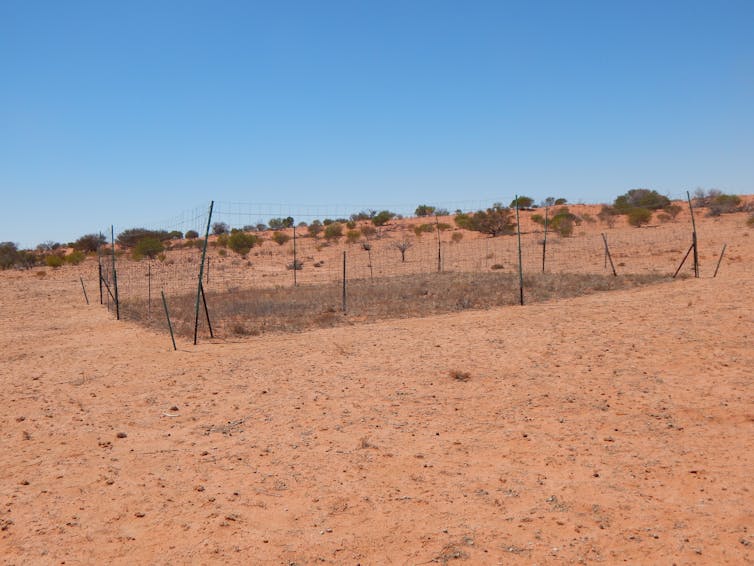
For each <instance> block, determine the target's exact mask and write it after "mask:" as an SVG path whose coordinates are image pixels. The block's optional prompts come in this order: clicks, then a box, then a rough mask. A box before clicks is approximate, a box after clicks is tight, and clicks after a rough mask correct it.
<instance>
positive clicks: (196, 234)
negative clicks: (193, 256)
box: [185, 230, 199, 240]
mask: <svg viewBox="0 0 754 566" xmlns="http://www.w3.org/2000/svg"><path fill="white" fill-rule="evenodd" d="M185 236H186V239H187V240H193V239H195V238H198V237H199V232H197V231H196V230H188V231H186V234H185Z"/></svg>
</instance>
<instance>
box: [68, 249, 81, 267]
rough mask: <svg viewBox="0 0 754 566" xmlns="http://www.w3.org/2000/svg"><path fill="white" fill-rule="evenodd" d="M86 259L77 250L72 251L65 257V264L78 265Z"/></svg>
mask: <svg viewBox="0 0 754 566" xmlns="http://www.w3.org/2000/svg"><path fill="white" fill-rule="evenodd" d="M85 259H86V254H85V253H84V252H82V251H79V250H74V251H72V252H71V253H69V254H68V255H67V256H65V261H66V263H68V264H70V265H78V264H80V263H81V262H82V261H84V260H85Z"/></svg>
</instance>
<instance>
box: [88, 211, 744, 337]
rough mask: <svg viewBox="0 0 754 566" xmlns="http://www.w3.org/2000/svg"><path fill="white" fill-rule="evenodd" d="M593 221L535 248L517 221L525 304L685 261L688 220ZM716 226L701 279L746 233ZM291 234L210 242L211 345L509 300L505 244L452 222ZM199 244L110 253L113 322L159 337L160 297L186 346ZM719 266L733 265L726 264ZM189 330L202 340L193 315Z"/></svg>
mask: <svg viewBox="0 0 754 566" xmlns="http://www.w3.org/2000/svg"><path fill="white" fill-rule="evenodd" d="M598 210H599V207H593V206H592V207H590V206H587V205H577V206H572V207H571V211H572V212H573V213H575V214H577V215H578V218H579V221H578V222H577V224H576V225H575V227H574V230H573V232H572V233H571V234H570V235H559V234H557V233H553V232H550V233H548V234H547V237H546V238H545V233H544V229H543V227H542V226H541V223H537V222H535V221H534V220H533V219H532V217H533V216H534V215H535V214H538V213H539V214H541V212H542V211H541V210H540V211H522V212H521V218H520V224H521V231H522V234H521V257H522V265H523V272H524V296H525V301H526V302H527V303H531V302H537V301H542V300H549V299H555V298H561V297H571V296H575V295H580V294H585V293H591V292H596V291H602V290H610V289H617V288H627V287H631V286H637V285H644V284H648V283H654V282H658V281H662V280H670V278H671V276H672V275H673V273H674V272H675V270H676V269H677V267H678V266H679V264H680V262H681V260H682V259H683V257H684V254H686V253H687V252H688V251H689V246H690V244H691V242H692V235H691V233H692V231H691V223H690V217H689V216H688V212H686V213H681V214H679V215H678V216H677V218H676V219H674V220H672V221H662V222H657V223H654V224H650V225H649V226H645V227H642V228H635V227H631V226H629V225H628V224H627V223H626V222H625V221H624V220H623V219H622V218H619V219H617V220H618V221H617V222H616V221H615V219H613V220H612V221H611V222H609V223H607V222H601V221H598V220H597V219H596V218H595V216H596V215H597V211H598ZM738 216H741V217H742V218H741V219H739V218H737V217H738ZM724 218H725V220H723V218H715V219H713V220H709V221H706V222H707V223H710V222H715V223H718V224H720V223H723V224H725V225H726V226H728V227H729V228H730V230H728V231H727V232H726V233H725V235H724V234H723V232H720V231H716V232H715V233H714V234H713V233H708V232H705V231H704V230H703V231H702V234H701V236H700V238H701V240H700V241H701V243H700V247H699V256H700V261H701V262H703V265H704V266H705V267H707V270H710V269H711V267H709V266H710V260H713V259H714V260H716V259H717V256H718V254H719V253H720V249H719V246H720V242H721V241H724V240H728V241H729V240H730V239H731V238H735V237H737V236H736V232H739V233H740V232H741V231H744V232H745V224H744V223H743V222H741V220H742V219H743V215H742V214H738V215H736V214H733V215H726V217H724ZM200 220H201V219H200ZM734 220H735V223H734V222H733V221H734ZM205 222H206V220H205ZM429 223H433V224H434V228H435V229H434V230H433V231H429V230H426V231H422V230H417V226H422V225H426V224H429ZM707 225H709V224H707ZM360 226H361V224H357V225H356V228H357V229H358V228H359V227H360ZM197 227H199V228H200V226H197ZM741 227H743V230H741ZM197 231H198V230H197ZM302 231H303V230H299V231H298V232H299V233H298V234H294V232H293V229H287V230H280V231H277V234H285V235H286V236H288V237H287V238H283V237H278V238H277V239H278V241H277V242H276V241H274V238H273V237H272V236H271V235H270V234H269V233H265V234H260V235H261V237H262V238H263V242H262V243H261V244H259V243H258V244H257V245H255V246H254V247H252V248H251V249H250V250H249V251H248V253H246V254H243V255H240V254H236V253H234V252H232V251H230V250H229V249H227V248H226V247H224V246H223V245H221V242H222V240H221V239H219V238H218V237H216V236H210V240H209V245H208V252H207V257H206V260H205V265H204V277H203V280H202V286H203V290H204V291H205V293H206V301H207V304H208V310H209V317H210V320H211V323H212V325H213V330H214V331H215V333H216V335H219V336H232V335H255V334H259V333H261V332H266V331H291V330H303V329H306V328H310V327H317V326H332V325H337V324H351V323H354V322H358V321H370V320H376V319H380V318H390V317H408V316H425V315H429V314H436V313H442V312H451V311H456V310H462V309H470V308H471V309H483V308H490V307H493V306H500V305H506V304H515V303H517V302H518V300H519V280H518V238H517V235H516V234H509V235H503V236H497V237H489V236H487V235H483V234H479V233H477V232H472V231H469V230H463V229H460V228H458V227H457V226H455V225H454V223H453V217H452V216H450V217H447V218H438V219H430V220H427V219H416V218H412V219H400V220H395V221H393V222H391V223H389V224H387V225H386V226H383V227H381V228H380V229H379V230H378V231H377V232H376V233H374V234H370V235H369V237H364V236H361V237H359V238H358V239H357V238H350V240H349V239H347V238H345V237H343V238H338V239H330V240H326V239H324V238H322V237H311V236H307V237H302V236H301V234H300V232H302ZM364 232H367V231H366V230H365V231H364ZM712 236H715V237H712ZM720 238H723V240H720ZM202 241H203V240H202V238H199V239H197V240H194V241H193V242H185V241H184V242H178V243H176V244H173V245H172V247H171V248H170V249H168V250H167V251H166V252H165V253H163V254H161V256H160V258H161V259H160V260H148V259H142V260H139V261H136V260H134V259H133V258H131V257H130V256H129V254H128V253H126V251H124V250H120V249H118V248H117V247H116V262H115V263H116V268H117V278H118V291H119V300H120V303H119V304H120V314H121V316H122V317H123V318H126V319H130V320H135V321H138V322H140V323H142V324H146V325H149V326H152V327H155V328H165V327H166V323H165V318H164V312H163V311H162V303H161V299H160V293H161V292H163V291H164V293H165V295H166V297H167V302H168V305H169V308H170V310H171V318H172V320H173V324H174V327H175V329H176V330H177V332H178V333H179V334H180V335H184V336H190V335H192V334H193V332H194V324H195V314H196V310H195V309H196V304H197V291H198V289H197V284H198V274H199V269H200V264H201V257H202V250H201V247H200V246H199V245H197V244H199V243H200V242H202ZM605 242H607V246H608V249H609V252H610V253H609V255H608V253H607V251H606V245H605ZM401 248H402V249H401ZM103 253H104V254H108V253H109V250H104V251H103ZM543 259H544V262H543ZM728 259H729V260H730V261H736V257H735V255H733V253H731V254H729V258H728ZM344 260H345V267H344ZM101 265H102V270H103V279H104V281H105V282H106V284H108V282H110V283H109V285H110V286H112V262H111V257H110V256H108V255H103V258H102V260H101ZM613 268H614V269H615V272H616V273H617V277H616V276H615V275H614V274H613ZM692 268H693V263H692V261H691V259H689V260H688V261H687V262H686V263H685V265H684V269H683V270H682V271H681V272H680V276H688V275H689V274H692ZM344 269H345V283H346V285H345V288H346V295H345V303H344V296H343V288H344V285H343V282H344ZM708 275H711V273H710V274H708ZM103 296H104V301H105V303H108V304H109V305H112V297H111V295H110V294H109V293H107V292H105V293H104V295H103ZM200 304H201V303H200ZM344 307H345V309H344ZM199 324H200V327H201V332H202V335H206V334H207V330H208V329H207V324H206V317H205V315H204V313H202V314H201V317H200V320H199Z"/></svg>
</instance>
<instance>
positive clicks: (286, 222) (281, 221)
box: [268, 216, 294, 230]
mask: <svg viewBox="0 0 754 566" xmlns="http://www.w3.org/2000/svg"><path fill="white" fill-rule="evenodd" d="M268 224H269V226H270V230H282V229H284V228H293V224H294V220H293V218H292V217H290V216H288V217H287V218H270V221H269V222H268Z"/></svg>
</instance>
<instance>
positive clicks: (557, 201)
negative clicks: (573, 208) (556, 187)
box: [552, 198, 568, 206]
mask: <svg viewBox="0 0 754 566" xmlns="http://www.w3.org/2000/svg"><path fill="white" fill-rule="evenodd" d="M552 204H554V205H555V206H563V205H564V204H568V199H564V198H556V199H555V202H554V203H552Z"/></svg>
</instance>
